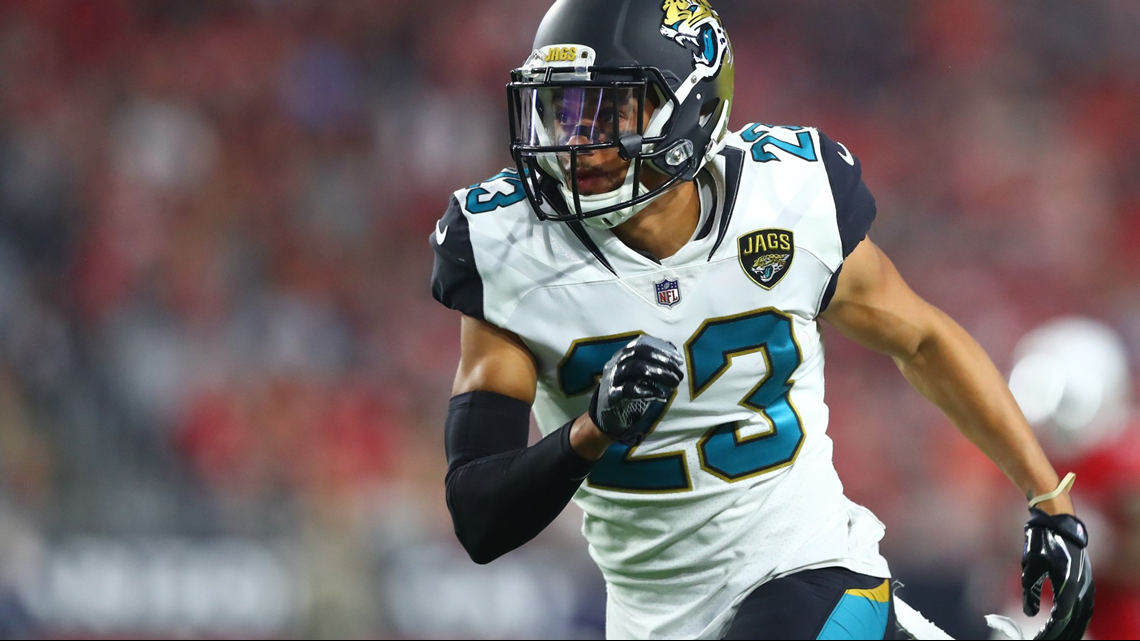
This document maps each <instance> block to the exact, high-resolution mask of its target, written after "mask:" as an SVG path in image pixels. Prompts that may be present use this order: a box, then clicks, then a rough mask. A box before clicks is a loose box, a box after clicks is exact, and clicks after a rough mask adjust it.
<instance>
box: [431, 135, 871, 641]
mask: <svg viewBox="0 0 1140 641" xmlns="http://www.w3.org/2000/svg"><path fill="white" fill-rule="evenodd" d="M706 172H707V173H706V174H705V176H706V178H705V180H708V188H707V189H705V190H704V191H705V192H706V193H705V200H706V201H707V200H708V199H709V198H710V197H711V198H713V199H715V205H714V206H712V207H710V208H709V209H711V211H712V213H711V214H709V215H707V216H705V218H704V219H703V220H702V225H701V226H700V228H699V229H698V231H697V234H696V235H695V236H694V238H693V239H692V240H690V241H689V242H688V243H687V244H686V245H685V246H684V247H682V248H681V250H680V251H679V252H677V254H675V255H674V256H671V257H669V258H667V259H665V260H661V261H657V260H654V259H653V258H651V257H649V256H646V255H643V254H641V253H639V252H637V251H634V250H633V249H630V248H629V247H627V246H626V245H625V244H623V243H622V242H621V241H620V240H618V238H617V237H616V236H614V235H613V233H612V232H610V231H609V230H604V229H594V228H591V227H587V226H583V225H580V224H576V223H575V224H568V223H555V222H541V221H539V220H538V219H537V218H536V216H535V214H534V213H533V211H532V210H531V206H530V204H529V202H528V201H527V199H526V198H525V197H524V195H523V191H522V185H521V183H520V181H519V178H518V174H517V173H515V172H514V170H507V171H504V172H503V173H501V174H499V175H498V176H496V177H494V178H492V179H491V180H489V181H487V182H484V183H481V184H479V185H474V186H472V187H469V188H467V189H463V190H460V191H458V192H456V194H455V200H454V201H453V202H452V207H451V208H450V209H449V211H448V213H447V214H446V215H445V216H444V218H443V219H442V220H441V221H440V222H439V225H438V227H437V229H436V231H435V234H434V235H433V240H432V245H433V247H434V248H435V250H436V252H437V255H438V258H437V262H436V273H435V275H434V276H433V292H434V294H435V296H436V298H438V299H439V300H440V301H441V302H443V303H444V304H446V305H448V306H450V307H452V308H454V309H458V310H459V311H462V312H464V313H466V314H469V315H473V316H476V317H478V318H482V319H485V320H486V321H488V322H490V323H492V324H494V325H497V326H499V327H502V328H504V329H507V330H509V331H511V332H514V333H515V334H517V335H518V336H519V337H521V338H522V340H523V341H524V342H525V343H526V344H527V346H528V347H529V348H530V350H531V351H532V352H533V353H534V355H535V357H536V359H537V366H538V374H539V386H538V393H537V398H536V400H535V403H534V407H533V411H534V415H535V417H536V419H537V421H538V425H539V428H540V429H541V431H542V432H543V433H544V434H549V433H550V432H552V431H554V430H556V429H558V428H559V427H561V426H562V425H564V424H566V423H567V422H569V421H571V420H573V419H574V418H576V417H578V416H579V415H581V414H582V413H584V412H585V411H586V410H587V407H588V404H589V401H590V396H591V393H592V392H593V390H594V388H595V386H596V385H597V380H598V376H599V374H600V373H601V371H602V367H603V365H604V364H605V363H606V361H607V360H608V359H609V358H610V356H612V355H613V353H614V352H615V351H617V350H618V349H620V348H621V347H622V346H624V345H625V344H627V343H628V342H629V341H630V340H632V339H633V338H634V337H636V336H637V335H638V334H641V333H645V334H649V335H652V336H656V337H658V338H662V339H665V340H668V341H671V342H672V343H673V344H675V345H677V346H678V348H680V349H681V351H682V353H683V355H684V358H685V362H686V368H687V369H686V375H685V379H684V380H683V381H682V382H681V385H680V387H679V388H678V389H677V391H676V394H675V395H674V396H673V398H672V400H671V401H670V403H669V405H668V406H667V408H666V409H665V411H664V412H663V414H662V415H661V416H660V418H659V420H658V422H657V424H656V425H655V427H654V428H653V430H652V431H651V432H650V433H649V435H648V437H647V438H646V439H645V441H644V442H643V443H642V444H641V445H639V446H637V447H632V448H631V447H629V446H625V445H620V444H616V445H613V446H611V447H610V448H609V450H608V452H607V453H606V455H605V457H604V458H603V459H602V460H601V461H600V462H599V463H598V465H597V467H595V468H594V470H593V472H592V473H591V474H590V476H589V477H588V479H587V480H586V482H585V483H583V485H582V487H581V489H580V490H579V491H578V493H577V495H576V496H575V498H574V500H575V501H576V502H577V504H578V505H579V506H581V508H582V510H583V511H584V512H585V521H584V524H583V532H584V533H585V536H586V539H587V541H588V542H589V546H590V554H591V555H592V557H593V558H594V560H595V561H596V562H597V564H598V567H600V568H601V570H602V573H603V574H604V576H605V579H606V582H607V585H608V591H609V603H608V612H607V636H609V637H610V638H678V637H683V638H694V637H696V638H715V637H717V636H719V635H720V634H722V633H723V631H724V628H725V627H726V625H727V624H728V623H729V622H730V621H731V617H732V614H733V613H734V611H735V607H736V606H737V605H738V604H739V602H740V601H741V600H742V599H743V598H744V596H746V595H747V593H748V592H749V591H751V589H752V588H754V587H755V586H756V585H758V584H760V583H762V582H764V581H766V580H769V579H772V578H775V577H778V576H781V575H785V574H788V573H791V572H796V571H799V570H804V569H809V568H818V567H828V566H840V567H845V568H848V569H850V570H853V571H856V572H861V573H864V574H869V575H872V576H877V577H884V578H886V577H888V576H889V572H888V568H887V563H886V561H885V560H884V559H883V558H882V557H881V556H880V555H879V552H878V542H879V540H880V539H881V538H882V535H883V526H882V524H881V523H880V522H879V521H878V520H877V519H876V518H875V517H874V516H873V515H872V514H871V513H870V512H869V511H868V510H866V509H865V508H862V507H860V506H858V505H856V504H854V503H852V502H851V501H850V500H848V499H847V498H846V497H845V496H844V495H843V486H842V484H841V483H840V481H839V478H838V476H837V475H836V473H835V469H834V466H833V464H832V442H831V440H830V439H829V438H828V437H827V434H826V431H827V421H828V408H827V405H826V404H825V403H824V380H823V364H824V356H823V344H822V341H821V337H820V331H819V327H818V322H817V316H818V314H819V312H820V311H821V309H822V308H823V307H825V306H826V302H827V300H829V299H830V294H831V292H832V291H833V287H834V277H835V276H836V274H837V273H838V270H839V269H840V267H841V265H842V263H843V260H844V258H845V257H846V255H848V254H849V253H850V252H851V250H852V249H853V248H854V246H855V245H856V244H857V243H858V242H859V241H860V240H861V239H862V238H863V237H864V236H865V234H866V231H867V229H868V228H869V226H870V224H871V220H872V219H873V218H874V213H875V210H874V199H873V198H871V195H870V193H869V192H868V191H867V188H866V187H865V186H864V185H863V183H862V180H861V178H860V167H859V163H858V161H857V160H856V159H855V158H854V156H852V155H851V154H850V153H849V152H848V151H847V149H846V148H844V147H843V146H842V145H839V144H838V143H835V142H832V141H831V140H829V139H828V138H826V137H825V136H823V135H822V134H820V133H819V132H818V131H816V130H814V129H809V128H799V127H773V126H769V125H763V124H756V125H750V126H749V127H746V128H745V129H743V130H742V131H741V132H739V133H736V134H733V135H731V136H729V138H728V142H727V145H726V146H725V147H724V149H723V151H722V152H721V153H720V154H719V155H718V156H717V157H716V160H715V161H714V162H711V163H709V165H708V167H707V170H706ZM706 204H708V203H706Z"/></svg>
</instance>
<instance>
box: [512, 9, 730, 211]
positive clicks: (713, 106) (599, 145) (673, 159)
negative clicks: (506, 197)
mask: <svg viewBox="0 0 1140 641" xmlns="http://www.w3.org/2000/svg"><path fill="white" fill-rule="evenodd" d="M732 91H733V54H732V45H731V44H730V43H729V40H728V35H727V34H726V33H725V30H724V26H723V25H722V24H721V19H720V16H719V15H718V14H717V13H716V12H715V11H714V10H713V8H712V6H711V5H710V4H709V2H708V0H558V1H557V2H555V3H554V6H552V7H551V8H550V10H549V11H548V12H547V13H546V17H545V18H543V20H542V24H541V25H539V28H538V33H537V34H536V35H535V40H534V53H532V54H531V55H530V57H529V58H527V60H526V62H525V63H524V64H523V66H522V67H520V68H518V69H515V70H514V71H512V72H511V82H510V84H508V85H507V95H508V101H509V108H510V114H511V121H510V122H511V156H512V157H513V158H514V160H515V164H516V165H517V167H518V170H519V175H520V177H522V179H523V180H522V182H523V186H524V188H525V190H526V195H527V198H528V199H529V200H530V202H531V205H533V208H534V211H535V213H536V214H537V215H538V217H539V218H540V219H542V220H556V221H571V220H579V221H583V222H585V223H586V224H590V225H592V226H598V227H613V226H615V225H618V224H620V223H621V222H623V221H625V220H627V219H629V218H630V217H631V216H633V215H634V214H635V213H637V211H639V210H640V209H641V208H643V207H644V206H645V205H646V204H648V202H649V201H651V200H653V199H654V198H656V197H657V196H658V195H660V194H662V193H664V192H665V191H666V190H668V189H670V188H671V187H673V186H674V185H676V184H677V183H679V182H680V181H684V180H692V179H693V178H694V177H695V176H696V175H697V172H698V171H700V169H701V168H702V167H703V166H704V165H705V163H706V162H708V161H709V160H710V159H711V158H712V157H713V156H714V155H715V154H716V153H717V152H718V151H719V150H720V146H721V141H722V139H723V138H724V135H725V132H726V131H727V129H728V114H729V109H730V107H731V105H732ZM650 168H651V170H652V171H656V172H657V174H658V175H654V176H649V175H647V174H646V171H649V170H650ZM643 183H646V184H643ZM647 185H648V186H647Z"/></svg>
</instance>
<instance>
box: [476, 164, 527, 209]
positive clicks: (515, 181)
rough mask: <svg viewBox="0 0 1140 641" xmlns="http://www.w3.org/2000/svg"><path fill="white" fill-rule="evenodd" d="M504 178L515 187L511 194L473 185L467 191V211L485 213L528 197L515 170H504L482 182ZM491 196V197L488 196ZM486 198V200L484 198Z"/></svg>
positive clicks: (504, 180)
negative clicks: (492, 191)
mask: <svg viewBox="0 0 1140 641" xmlns="http://www.w3.org/2000/svg"><path fill="white" fill-rule="evenodd" d="M499 179H502V180H503V182H505V183H507V184H508V185H510V186H511V187H512V188H513V191H511V193H509V194H503V193H498V192H496V193H494V194H492V193H491V192H489V191H487V190H486V189H485V188H484V187H481V186H475V185H472V189H471V191H469V192H467V203H466V204H467V211H469V212H471V213H472V214H485V213H487V212H489V211H495V210H496V209H498V208H500V207H510V206H511V205H513V204H515V203H517V202H519V201H520V200H522V199H523V198H526V192H525V191H524V190H523V184H522V180H521V179H519V177H518V174H517V173H515V172H505V171H504V172H502V173H499V174H497V175H495V176H493V177H491V179H490V180H487V181H486V182H484V183H482V184H484V185H485V184H487V183H489V182H492V181H494V180H499ZM487 196H490V198H487ZM484 199H486V200H484Z"/></svg>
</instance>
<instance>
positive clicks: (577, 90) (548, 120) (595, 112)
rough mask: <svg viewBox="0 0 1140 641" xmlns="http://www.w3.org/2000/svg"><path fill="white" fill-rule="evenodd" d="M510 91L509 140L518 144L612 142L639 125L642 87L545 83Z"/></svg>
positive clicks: (562, 145) (567, 145) (547, 147)
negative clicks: (511, 107) (510, 121)
mask: <svg viewBox="0 0 1140 641" xmlns="http://www.w3.org/2000/svg"><path fill="white" fill-rule="evenodd" d="M515 91H516V92H517V93H516V95H515V100H514V103H515V104H514V109H513V111H514V113H513V114H512V115H513V118H514V123H513V124H514V127H513V130H514V136H515V140H513V141H512V142H513V143H515V144H517V145H522V146H523V147H530V148H533V149H535V150H538V148H543V149H544V150H545V151H555V149H551V148H552V147H553V148H565V150H566V151H569V148H570V147H579V148H581V147H582V146H583V145H599V146H602V145H604V146H611V147H612V146H614V144H615V143H616V142H617V141H618V140H620V139H621V137H622V136H625V135H628V134H641V133H642V132H643V131H644V126H645V123H644V122H642V121H643V113H644V92H643V91H642V90H641V87H638V88H637V90H635V89H634V88H631V87H614V86H605V87H596V86H594V87H591V86H557V85H556V86H549V85H547V86H521V87H517V88H516V89H515Z"/></svg>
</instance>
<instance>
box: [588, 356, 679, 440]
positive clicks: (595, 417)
mask: <svg viewBox="0 0 1140 641" xmlns="http://www.w3.org/2000/svg"><path fill="white" fill-rule="evenodd" d="M684 373H685V360H684V359H683V358H682V357H681V352H680V351H679V350H678V349H677V347H676V346H675V345H673V344H672V343H670V342H668V341H663V340H661V339H660V338H654V337H652V336H645V335H642V336H638V337H637V338H636V339H634V340H633V341H631V342H630V343H629V344H628V345H626V346H625V347H623V348H621V349H620V350H618V351H617V353H616V354H614V355H613V357H612V358H610V360H609V362H608V363H606V366H605V368H604V369H603V370H602V380H601V382H599V383H598V389H596V390H594V397H593V398H592V399H590V420H592V421H594V424H595V425H597V426H598V429H600V430H601V431H602V433H603V434H605V435H606V436H608V437H610V438H612V439H613V440H615V441H618V442H619V443H625V444H627V445H637V444H638V443H641V441H642V439H644V438H645V435H646V434H647V433H648V432H649V429H650V428H651V427H653V423H654V421H656V420H657V419H658V418H659V417H660V416H661V412H663V411H664V410H665V405H666V404H667V403H668V402H669V397H670V396H672V394H673V390H675V389H676V388H677V385H678V384H680V382H681V379H682V378H683V377H684Z"/></svg>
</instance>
